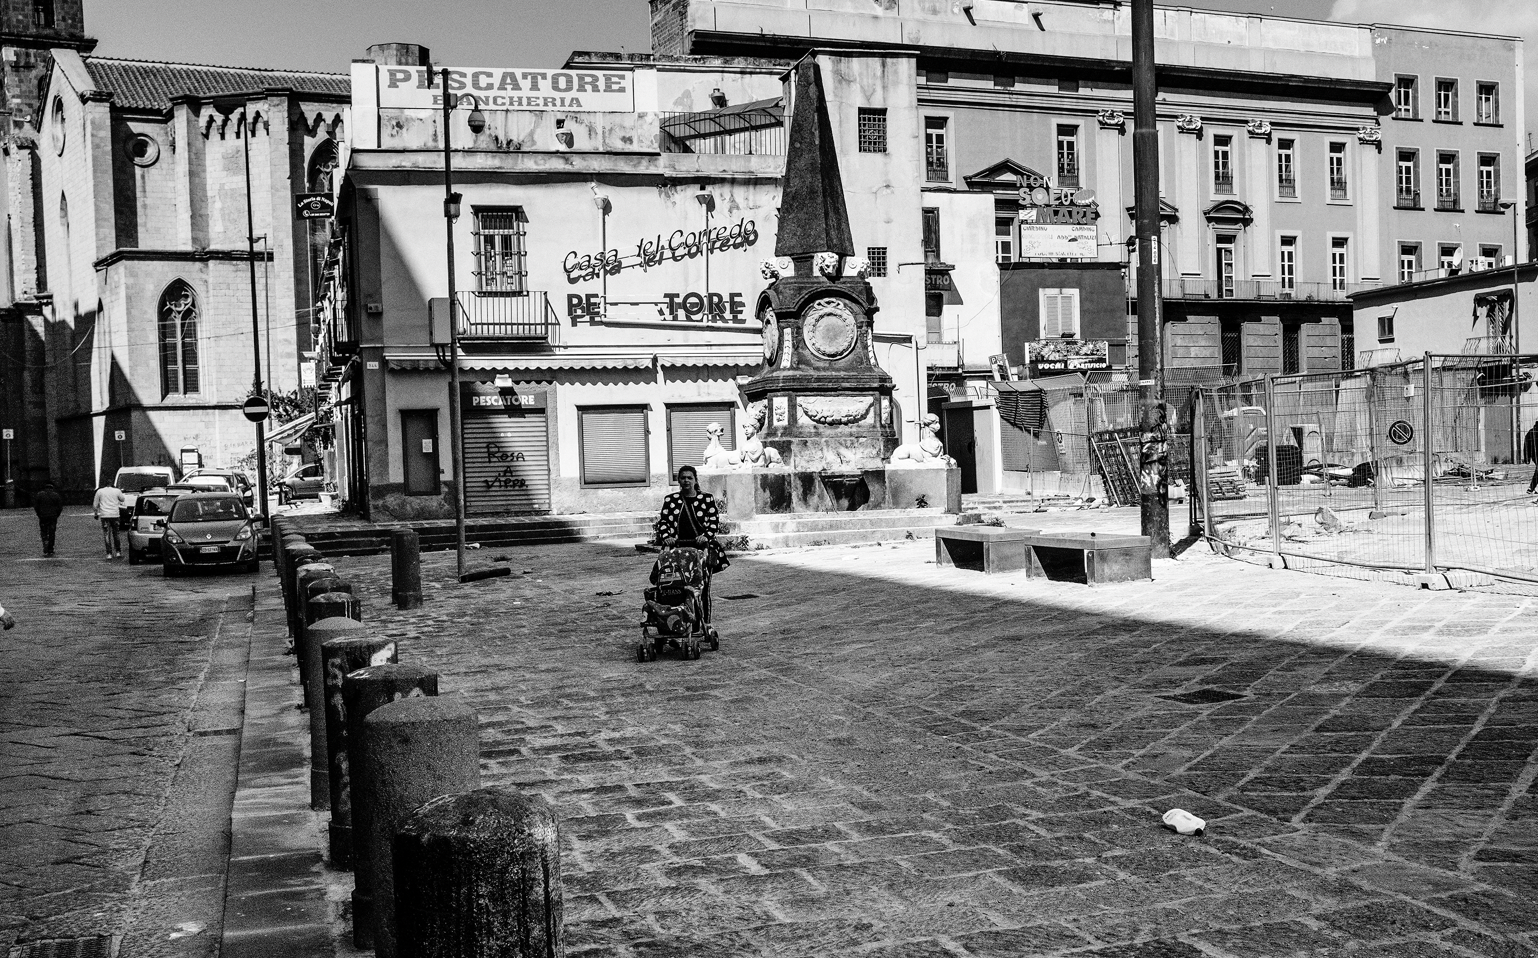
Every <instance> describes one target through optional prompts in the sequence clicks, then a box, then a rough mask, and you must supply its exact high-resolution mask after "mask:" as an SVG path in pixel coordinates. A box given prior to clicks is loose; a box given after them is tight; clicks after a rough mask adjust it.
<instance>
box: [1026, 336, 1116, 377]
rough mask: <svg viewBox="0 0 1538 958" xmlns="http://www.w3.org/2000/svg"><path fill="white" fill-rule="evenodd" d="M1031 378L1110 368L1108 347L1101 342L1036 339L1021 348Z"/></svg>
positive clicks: (1105, 342) (1104, 342) (1107, 343)
mask: <svg viewBox="0 0 1538 958" xmlns="http://www.w3.org/2000/svg"><path fill="white" fill-rule="evenodd" d="M1025 359H1026V362H1027V363H1028V364H1029V366H1030V370H1031V376H1032V377H1033V378H1034V377H1036V376H1039V375H1044V374H1046V375H1050V374H1052V373H1085V372H1094V371H1096V370H1101V369H1110V368H1111V344H1110V343H1109V342H1108V341H1106V340H1104V339H1038V340H1036V341H1034V342H1028V343H1026V344H1025Z"/></svg>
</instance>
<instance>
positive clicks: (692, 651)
mask: <svg viewBox="0 0 1538 958" xmlns="http://www.w3.org/2000/svg"><path fill="white" fill-rule="evenodd" d="M699 657H700V643H699V640H698V639H690V640H689V645H688V648H686V649H684V658H687V659H698V658H699Z"/></svg>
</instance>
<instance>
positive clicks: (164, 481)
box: [112, 466, 176, 519]
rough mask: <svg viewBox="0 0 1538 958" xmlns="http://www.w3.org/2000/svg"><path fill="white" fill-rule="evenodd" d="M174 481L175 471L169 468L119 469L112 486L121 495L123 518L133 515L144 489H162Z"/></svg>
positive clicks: (140, 467)
mask: <svg viewBox="0 0 1538 958" xmlns="http://www.w3.org/2000/svg"><path fill="white" fill-rule="evenodd" d="M175 481H176V470H174V469H172V468H171V467H170V466H124V467H123V468H121V469H119V470H118V471H117V475H116V476H115V477H114V478H113V480H112V484H113V485H114V486H117V490H118V492H121V493H122V494H123V518H124V519H127V518H128V517H129V516H131V515H133V511H134V503H135V502H137V501H138V500H139V493H141V492H143V491H144V490H146V489H164V488H165V487H166V486H169V485H170V484H171V483H173V482H175Z"/></svg>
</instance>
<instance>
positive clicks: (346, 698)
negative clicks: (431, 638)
mask: <svg viewBox="0 0 1538 958" xmlns="http://www.w3.org/2000/svg"><path fill="white" fill-rule="evenodd" d="M437 694H438V673H437V672H433V671H431V670H429V669H424V668H421V667H420V666H415V665H371V666H369V667H368V668H364V669H358V670H357V671H356V672H352V673H350V674H349V675H348V676H347V677H346V678H344V679H343V680H342V708H343V709H344V710H345V711H346V713H347V762H348V765H349V766H350V770H349V771H350V774H349V776H348V781H347V788H348V791H349V793H350V795H349V799H350V800H349V804H350V806H351V808H352V873H353V886H352V943H353V944H354V945H355V946H357V947H359V948H372V947H374V894H373V889H374V868H373V863H372V861H371V860H370V858H369V853H368V841H367V836H368V830H369V807H368V802H366V801H364V798H363V796H364V794H365V793H366V792H367V788H366V787H365V785H364V784H363V778H364V772H365V770H366V769H367V767H368V763H367V761H365V759H364V758H363V742H364V737H363V720H364V719H365V718H367V717H368V716H369V715H370V714H371V713H373V711H374V710H375V709H377V708H379V707H380V706H382V705H387V704H389V703H390V702H394V701H396V700H398V699H405V698H415V697H418V696H423V695H437Z"/></svg>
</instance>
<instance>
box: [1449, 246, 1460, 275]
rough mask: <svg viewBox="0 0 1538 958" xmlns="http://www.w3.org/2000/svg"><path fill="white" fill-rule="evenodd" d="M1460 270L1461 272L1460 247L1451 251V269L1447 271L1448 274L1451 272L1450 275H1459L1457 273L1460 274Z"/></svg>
mask: <svg viewBox="0 0 1538 958" xmlns="http://www.w3.org/2000/svg"><path fill="white" fill-rule="evenodd" d="M1462 270H1463V247H1461V246H1460V247H1458V248H1457V249H1455V250H1453V261H1452V268H1451V269H1450V270H1449V272H1451V273H1459V272H1462Z"/></svg>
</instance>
